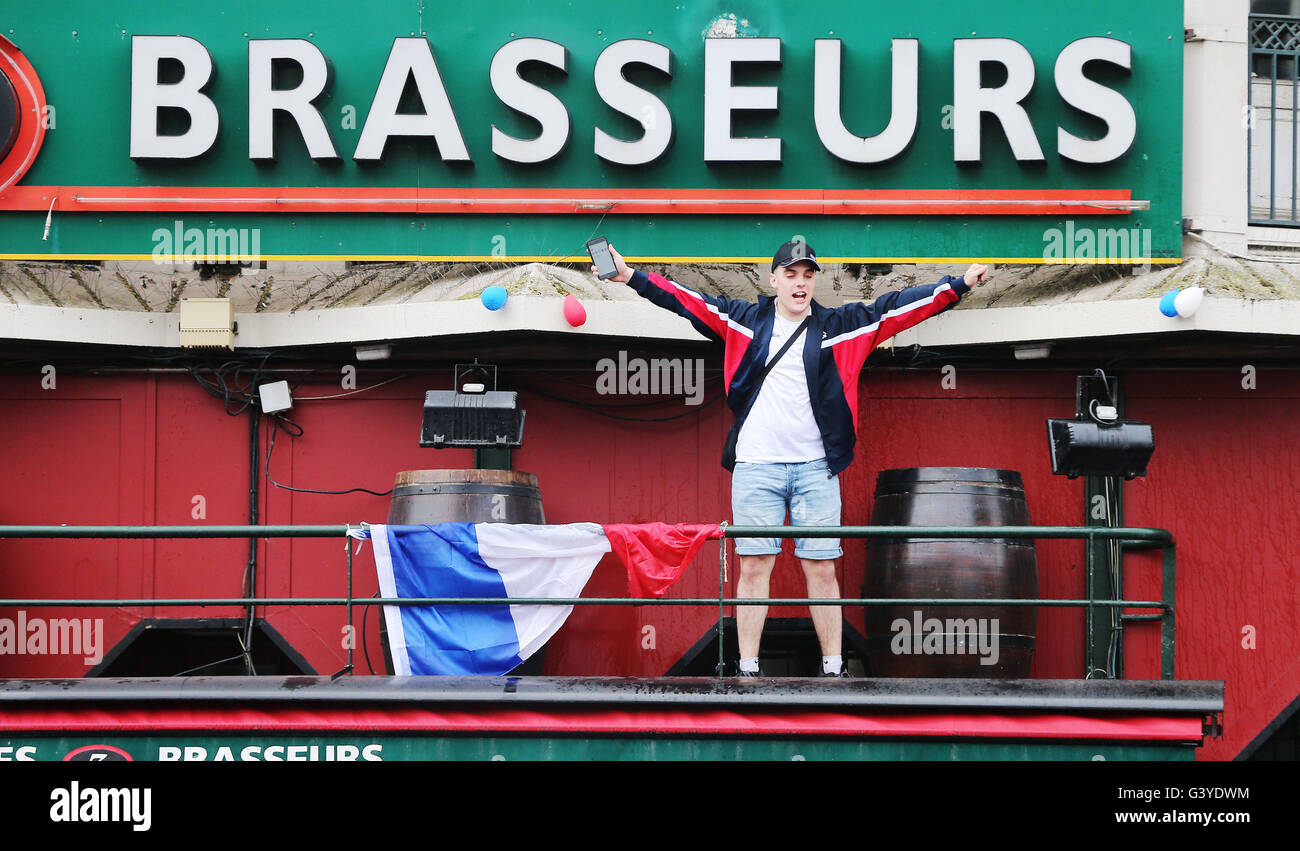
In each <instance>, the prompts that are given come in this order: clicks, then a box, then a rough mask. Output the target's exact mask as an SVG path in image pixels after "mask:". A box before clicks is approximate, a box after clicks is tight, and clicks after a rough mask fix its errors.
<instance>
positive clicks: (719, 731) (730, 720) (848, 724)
mask: <svg viewBox="0 0 1300 851" xmlns="http://www.w3.org/2000/svg"><path fill="white" fill-rule="evenodd" d="M171 730H208V731H233V730H241V731H246V732H249V733H282V732H288V731H294V730H302V731H321V732H346V733H350V734H356V733H358V732H362V731H364V732H375V733H397V732H416V733H428V734H437V733H485V734H487V733H529V734H534V735H535V734H539V733H563V734H568V735H573V734H586V735H615V734H640V735H714V736H737V735H739V736H919V737H942V738H954V737H956V738H998V739H1100V740H1112V741H1181V742H1200V741H1201V737H1202V731H1201V719H1200V718H1199V717H1188V716H1181V717H1178V716H1174V717H1170V716H1153V715H1136V714H1110V715H1105V716H1084V715H1062V714H1045V713H1033V714H1005V713H1001V714H1000V713H965V714H960V715H958V714H951V713H915V712H913V713H876V714H867V715H852V714H847V713H840V712H818V711H799V710H789V711H753V710H747V711H746V712H744V713H738V712H731V711H721V710H698V711H688V710H649V709H632V710H628V709H619V710H610V709H590V710H581V709H579V710H566V711H548V712H540V711H537V710H532V709H501V708H491V707H484V708H481V709H479V708H476V709H474V710H473V711H462V710H454V709H436V710H434V709H383V710H381V709H334V708H327V709H284V710H277V711H269V710H265V709H256V708H246V707H245V708H230V707H223V708H205V709H152V710H150V709H125V708H124V709H109V710H105V709H24V710H17V711H15V710H7V711H4V712H0V736H2V735H4V733H6V732H8V733H33V732H63V733H74V732H82V731H87V732H88V731H96V732H109V731H112V732H121V733H134V734H148V733H160V732H165V731H171Z"/></svg>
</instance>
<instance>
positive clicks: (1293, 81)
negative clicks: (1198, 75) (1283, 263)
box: [1243, 15, 1300, 227]
mask: <svg viewBox="0 0 1300 851" xmlns="http://www.w3.org/2000/svg"><path fill="white" fill-rule="evenodd" d="M1247 40H1248V42H1249V48H1248V53H1249V63H1250V64H1249V67H1248V70H1247V74H1248V77H1247V90H1246V114H1245V115H1244V116H1243V123H1244V124H1245V125H1246V184H1247V188H1246V192H1247V195H1248V199H1247V203H1248V204H1249V214H1248V218H1249V221H1250V223H1251V224H1254V225H1281V226H1283V227H1300V211H1298V210H1297V194H1300V193H1298V192H1297V181H1298V175H1300V171H1298V170H1297V150H1298V146H1297V126H1296V125H1297V121H1296V97H1297V94H1298V93H1300V18H1292V17H1286V16H1282V15H1251V16H1250V25H1249V34H1248V38H1247ZM1287 124H1289V125H1290V128H1289V129H1288V128H1287V127H1286V125H1287ZM1279 125H1281V126H1280V128H1279ZM1279 129H1281V130H1282V134H1281V139H1280V140H1279V137H1278V131H1279ZM1257 131H1258V132H1257ZM1265 164H1267V167H1268V168H1267V171H1266V170H1265V168H1264V166H1265ZM1265 181H1267V183H1266V182H1265Z"/></svg>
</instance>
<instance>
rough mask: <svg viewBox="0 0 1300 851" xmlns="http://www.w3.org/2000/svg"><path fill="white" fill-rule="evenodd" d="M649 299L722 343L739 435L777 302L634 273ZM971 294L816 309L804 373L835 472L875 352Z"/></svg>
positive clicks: (948, 286) (889, 297)
mask: <svg viewBox="0 0 1300 851" xmlns="http://www.w3.org/2000/svg"><path fill="white" fill-rule="evenodd" d="M628 285H629V286H631V287H632V289H633V290H635V291H636V292H637V293H638V294H639V295H641V296H642V297H643V298H646V299H649V300H650V301H652V302H654V303H655V304H657V305H659V306H660V307H662V308H665V309H667V310H671V311H672V312H674V313H677V314H679V315H681V316H684V317H686V318H687V319H689V320H690V321H691V324H692V325H694V326H695V328H696V330H698V331H699V332H700V333H701V334H704V335H705V336H706V337H709V338H710V339H714V340H718V341H720V342H721V343H722V344H723V356H722V374H723V379H724V381H725V386H726V392H727V406H728V407H729V408H731V411H732V413H733V414H734V415H735V418H736V424H735V430H736V431H735V433H737V434H739V432H740V428H741V427H742V426H743V425H744V422H745V418H746V417H747V416H749V410H750V408H752V407H753V405H754V401H755V399H756V398H757V397H758V394H757V393H755V392H754V390H755V385H756V383H757V381H758V376H759V373H761V372H762V371H763V367H764V366H765V365H766V364H767V357H768V352H769V346H770V343H771V341H772V326H773V325H774V324H775V323H774V317H775V316H776V298H775V297H774V296H761V297H760V298H759V300H758V302H757V303H754V302H751V301H740V300H738V299H731V298H720V297H718V296H711V295H705V294H704V293H700V292H696V291H695V290H693V289H690V288H689V287H684V286H682V285H681V284H678V283H676V282H674V281H670V280H668V279H667V278H665V277H663V276H661V275H656V274H653V273H652V274H646V273H645V272H642V271H639V270H638V271H635V272H633V273H632V280H630V281H629V282H628ZM969 291H970V287H968V286H967V285H966V282H965V280H963V279H962V278H953V277H949V276H947V275H945V276H944V277H943V279H942V280H940V281H939V283H937V284H933V285H930V286H919V287H908V288H907V289H903V290H895V291H893V292H888V293H885V294H884V295H882V296H881V297H880V298H878V299H876V300H875V301H873V302H872V303H871V304H864V303H860V302H859V303H850V304H846V305H844V306H842V307H837V308H829V307H823V306H821V305H820V304H818V303H817V302H816V301H813V302H812V304H811V312H812V318H811V320H810V321H809V323H808V329H807V330H806V331H805V332H804V338H803V364H804V372H805V374H806V375H807V378H808V397H809V399H810V400H811V401H812V410H813V417H814V418H815V419H816V421H817V425H818V427H819V428H820V429H821V434H822V445H823V446H824V447H825V449H826V463H827V467H828V468H829V470H830V473H831V475H836V474H838V473H840V472H841V471H842V470H844V469H845V468H846V467H848V466H849V463H850V462H851V461H852V460H853V446H854V444H855V443H856V442H857V433H858V375H859V374H860V373H861V372H862V365H863V364H864V363H865V362H866V360H867V355H869V354H871V350H872V349H874V348H875V347H876V346H878V345H879V344H880V343H882V342H883V341H885V340H887V339H889V338H890V337H892V336H894V335H895V334H897V333H898V332H900V331H903V330H906V329H908V328H911V327H912V326H913V325H916V324H917V323H918V322H921V321H922V320H924V319H928V318H929V317H931V316H934V315H935V314H936V313H941V312H943V311H944V310H947V309H948V308H950V307H952V306H953V305H954V304H956V303H957V302H958V300H960V299H961V297H962V296H963V295H965V294H966V293H967V292H969ZM735 464H736V459H735V457H734V455H732V454H731V453H729V452H724V453H723V458H722V466H724V467H726V468H727V469H728V470H733V469H734V468H735Z"/></svg>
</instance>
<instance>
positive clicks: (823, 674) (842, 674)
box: [821, 668, 849, 679]
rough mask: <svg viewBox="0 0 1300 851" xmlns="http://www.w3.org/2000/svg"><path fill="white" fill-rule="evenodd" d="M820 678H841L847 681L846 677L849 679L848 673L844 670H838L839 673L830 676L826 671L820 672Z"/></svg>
mask: <svg viewBox="0 0 1300 851" xmlns="http://www.w3.org/2000/svg"><path fill="white" fill-rule="evenodd" d="M821 676H823V677H839V678H842V679H848V677H849V672H848V671H847V670H846V669H844V668H840V672H839V673H838V674H831V673H827V672H826V671H822V673H821Z"/></svg>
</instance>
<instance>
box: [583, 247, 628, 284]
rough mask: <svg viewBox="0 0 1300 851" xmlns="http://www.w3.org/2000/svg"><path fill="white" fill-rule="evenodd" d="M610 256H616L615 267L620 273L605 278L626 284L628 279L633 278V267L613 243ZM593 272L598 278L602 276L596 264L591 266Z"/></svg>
mask: <svg viewBox="0 0 1300 851" xmlns="http://www.w3.org/2000/svg"><path fill="white" fill-rule="evenodd" d="M609 256H610V257H613V258H614V268H615V269H617V270H618V274H617V275H615V276H614V277H612V278H606V279H605V280H607V281H618V282H619V283H620V284H626V283H627V282H628V281H630V280H632V269H631V268H630V267H629V266H628V265H627V264H626V263H624V262H623V255H622V254H619V253H618V252H617V251H615V250H614V246H612V245H611V246H609ZM591 274H593V275H595V276H597V277H598V278H599V277H600V272H599V271H597V269H596V267H595V266H592V267H591Z"/></svg>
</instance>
